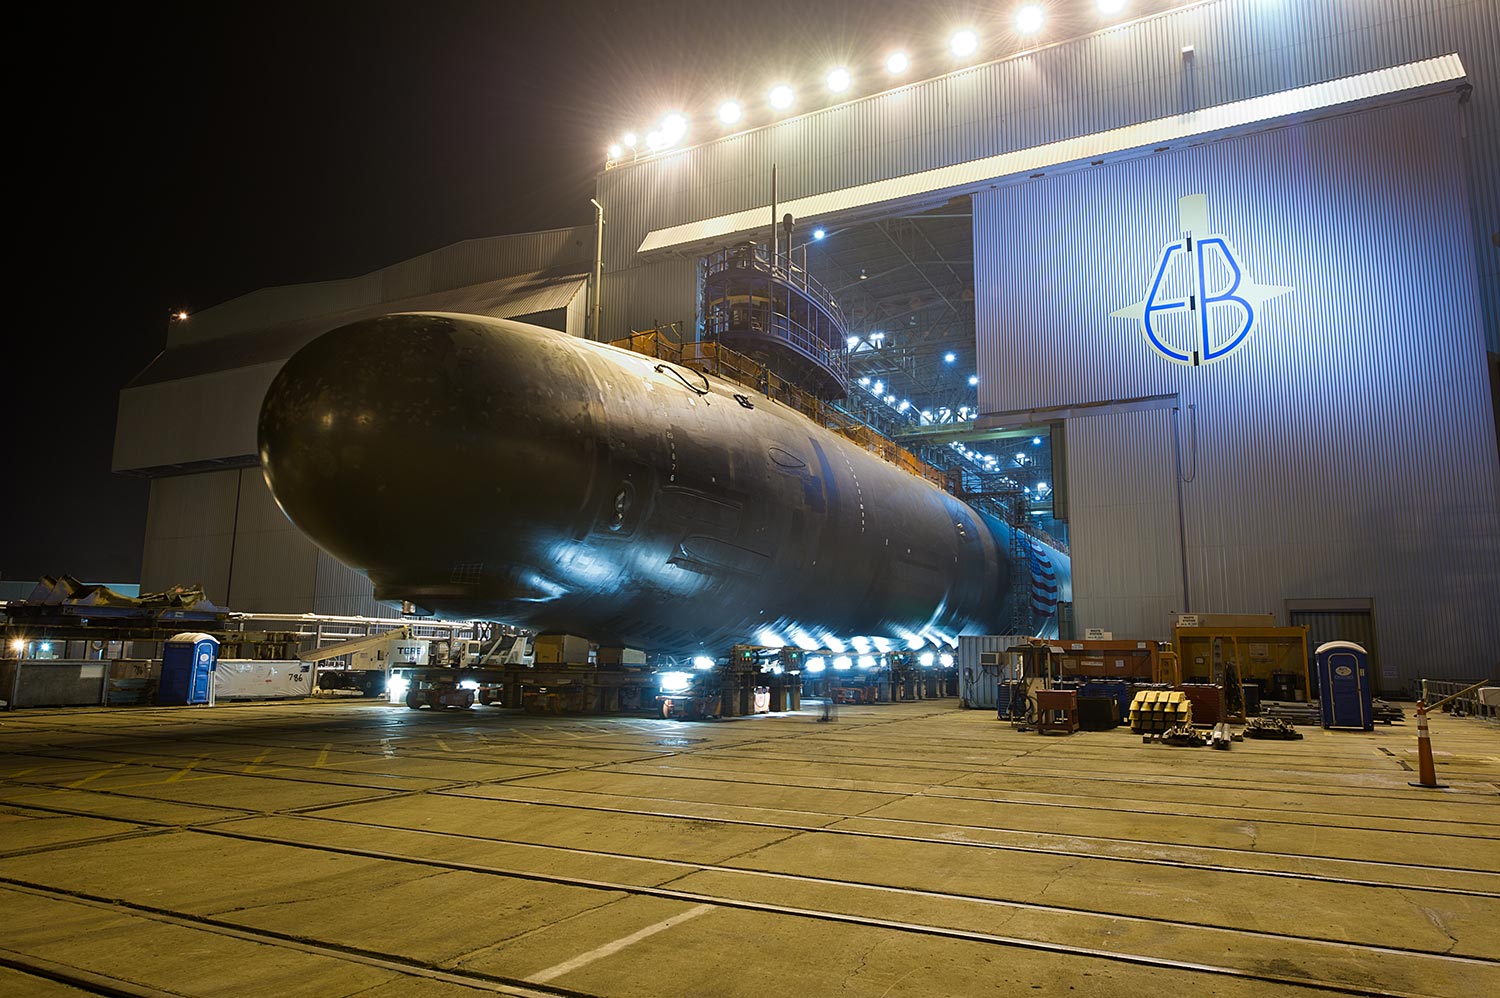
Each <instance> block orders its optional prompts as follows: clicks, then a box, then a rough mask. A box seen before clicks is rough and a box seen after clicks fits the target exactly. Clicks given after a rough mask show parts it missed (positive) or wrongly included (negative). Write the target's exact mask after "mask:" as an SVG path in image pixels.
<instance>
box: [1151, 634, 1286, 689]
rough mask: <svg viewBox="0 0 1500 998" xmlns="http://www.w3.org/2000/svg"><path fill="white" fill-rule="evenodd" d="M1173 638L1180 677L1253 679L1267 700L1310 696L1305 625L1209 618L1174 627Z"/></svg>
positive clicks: (1229, 680) (1228, 682) (1225, 680)
mask: <svg viewBox="0 0 1500 998" xmlns="http://www.w3.org/2000/svg"><path fill="white" fill-rule="evenodd" d="M1172 636H1173V643H1174V647H1175V649H1176V652H1177V657H1178V660H1179V661H1180V663H1181V680H1182V681H1189V682H1190V681H1193V680H1198V681H1207V682H1223V683H1225V684H1226V686H1230V685H1238V683H1253V684H1254V685H1256V686H1258V687H1260V691H1261V695H1262V696H1263V697H1265V698H1266V699H1270V700H1282V701H1306V700H1307V698H1308V690H1309V689H1310V686H1309V684H1308V672H1307V628H1306V627H1270V626H1260V625H1257V626H1239V627H1234V626H1213V625H1212V622H1211V621H1210V622H1209V623H1208V624H1206V625H1204V626H1199V627H1180V626H1179V627H1175V628H1173V631H1172ZM1236 673H1237V674H1238V683H1236V681H1235V674H1236Z"/></svg>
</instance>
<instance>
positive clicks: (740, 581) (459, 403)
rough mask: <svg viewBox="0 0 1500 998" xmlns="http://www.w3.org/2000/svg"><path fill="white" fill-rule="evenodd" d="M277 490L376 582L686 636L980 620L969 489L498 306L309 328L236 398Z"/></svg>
mask: <svg viewBox="0 0 1500 998" xmlns="http://www.w3.org/2000/svg"><path fill="white" fill-rule="evenodd" d="M259 448H260V459H261V464H262V467H263V469H264V471H265V476H266V481H267V483H268V485H269V486H270V489H271V492H272V494H273V495H274V496H275V498H276V501H277V503H278V504H279V505H280V506H281V508H282V510H283V511H284V512H285V513H286V515H287V516H288V517H289V518H290V519H291V521H292V522H293V523H294V524H296V525H297V526H298V527H299V528H300V529H302V530H303V531H304V532H305V533H306V534H307V535H308V536H309V537H311V538H312V540H313V541H315V542H316V543H317V544H318V545H319V546H321V547H322V548H324V549H325V550H327V551H328V552H329V553H330V554H332V555H333V556H335V557H336V558H338V559H339V560H341V561H343V562H345V563H346V564H348V565H351V566H353V567H355V568H358V569H360V570H362V571H364V572H365V573H367V574H368V575H369V577H370V578H371V579H372V580H373V582H374V584H375V589H376V596H377V597H378V598H380V599H384V600H405V601H410V602H412V603H414V604H416V605H417V606H419V607H421V608H423V609H424V610H426V611H429V612H432V613H434V614H437V615H439V616H443V617H451V618H479V619H491V620H499V621H503V622H506V623H511V624H516V625H519V626H524V627H528V628H533V629H536V630H542V631H565V632H569V633H577V634H583V635H586V636H588V637H589V638H591V639H592V640H595V641H599V642H602V643H606V644H612V645H613V644H619V645H623V646H628V647H638V648H644V649H647V650H652V651H661V652H669V653H670V652H675V653H690V652H693V651H697V650H703V649H709V650H720V649H722V648H724V647H726V646H727V645H728V644H730V643H733V642H741V641H752V642H756V643H762V644H798V645H802V646H803V647H830V648H835V649H836V648H838V647H840V645H841V643H842V642H846V641H849V640H850V639H852V638H856V637H870V638H879V639H889V640H890V641H891V642H893V643H900V644H903V645H905V646H908V647H913V648H915V647H919V646H921V645H925V644H941V643H952V642H953V640H954V639H955V637H956V635H958V634H961V633H986V632H988V633H993V632H994V630H995V628H996V627H997V625H998V621H997V619H996V618H997V617H998V614H999V606H1000V602H1001V599H1002V597H1003V596H1004V595H1005V591H1006V588H1007V586H1008V582H1009V580H1008V576H1007V563H1006V561H1005V558H1004V556H1003V552H1002V549H1001V547H1000V545H999V544H998V543H997V540H996V537H995V534H994V533H993V532H992V530H991V529H990V527H989V525H987V524H986V522H985V521H984V520H983V519H982V518H981V516H980V515H979V514H978V513H977V512H976V511H975V510H973V509H972V508H970V507H969V506H967V505H965V504H964V503H962V502H960V501H959V500H957V499H955V498H954V497H953V496H951V495H948V494H947V493H945V492H943V491H942V490H941V489H939V488H937V487H935V486H934V485H932V484H930V483H928V482H926V481H924V480H922V479H920V478H917V477H915V476H913V475H911V474H909V473H907V472H905V471H902V470H901V469H899V468H896V467H894V466H892V465H890V464H888V463H886V462H885V461H883V460H881V459H879V458H878V457H876V456H874V455H872V454H870V453H867V452H866V451H865V450H863V449H862V448H861V447H859V446H858V445H857V444H856V443H854V442H853V441H851V440H849V439H848V438H846V437H843V436H841V435H839V434H837V433H834V432H832V431H830V430H827V429H825V428H823V427H821V426H818V425H816V424H815V423H813V422H812V421H810V420H808V419H807V418H805V417H804V416H802V415H801V414H800V413H797V412H795V411H793V410H791V409H789V408H787V407H785V406H782V405H780V404H779V403H776V402H773V401H770V400H768V399H766V398H765V397H763V396H760V395H758V394H757V393H755V392H753V391H751V390H749V389H747V388H745V387H743V386H740V385H736V384H733V383H730V382H726V381H721V380H719V379H716V378H713V377H708V376H705V375H703V374H701V373H699V372H697V371H695V370H692V369H690V368H685V367H681V366H678V365H674V364H669V363H665V362H662V361H658V360H656V359H653V358H649V357H645V356H642V355H639V354H635V353H632V352H630V351H626V350H622V349H619V348H615V347H611V346H608V345H605V344H601V343H595V342H591V341H587V340H581V339H577V338H575V337H571V336H567V335H565V334H562V333H558V332H555V331H552V330H547V329H541V328H538V327H534V326H529V325H526V324H523V323H517V322H511V321H505V320H498V319H488V318H483V317H477V316H469V315H453V314H442V313H408V314H398V315H389V316H385V317H382V318H378V319H373V320H366V321H361V322H357V323H354V324H351V325H348V326H344V327H342V328H339V329H335V330H333V331H331V332H328V333H326V334H324V335H322V336H320V337H319V338H318V339H316V340H314V341H313V342H312V343H310V344H308V345H307V346H305V347H304V348H303V349H302V350H300V351H299V352H298V353H297V354H296V355H294V356H293V357H292V358H291V359H290V360H289V361H288V362H287V364H286V365H285V367H284V368H283V369H282V370H281V372H280V373H279V374H278V375H277V376H276V378H275V379H274V381H273V382H272V384H271V387H270V389H269V390H268V392H267V395H266V399H265V402H264V404H263V406H262V410H261V415H260V424H259Z"/></svg>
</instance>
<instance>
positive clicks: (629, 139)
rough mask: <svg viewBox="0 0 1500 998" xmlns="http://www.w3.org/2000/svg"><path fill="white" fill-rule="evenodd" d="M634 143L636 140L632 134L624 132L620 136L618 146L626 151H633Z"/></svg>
mask: <svg viewBox="0 0 1500 998" xmlns="http://www.w3.org/2000/svg"><path fill="white" fill-rule="evenodd" d="M635 142H636V139H635V133H634V132H626V133H625V134H624V135H622V136H620V145H622V146H624V147H625V148H626V149H634V148H635Z"/></svg>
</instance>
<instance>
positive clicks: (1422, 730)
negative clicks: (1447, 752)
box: [1410, 700, 1448, 790]
mask: <svg viewBox="0 0 1500 998" xmlns="http://www.w3.org/2000/svg"><path fill="white" fill-rule="evenodd" d="M1410 785H1411V786H1414V787H1428V788H1429V789H1435V790H1441V789H1443V788H1445V787H1446V786H1447V785H1448V784H1446V783H1439V782H1438V781H1437V770H1436V769H1435V768H1434V767H1433V765H1432V739H1431V738H1429V737H1428V735H1427V702H1426V701H1425V700H1418V701H1417V780H1416V782H1415V783H1412V784H1410Z"/></svg>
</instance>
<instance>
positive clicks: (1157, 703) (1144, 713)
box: [1130, 690, 1193, 735]
mask: <svg viewBox="0 0 1500 998" xmlns="http://www.w3.org/2000/svg"><path fill="white" fill-rule="evenodd" d="M1192 723H1193V704H1192V701H1190V700H1189V699H1188V698H1187V694H1186V693H1184V692H1182V691H1181V690H1141V691H1140V692H1139V693H1137V694H1136V695H1135V699H1133V700H1131V701H1130V730H1131V731H1133V732H1135V733H1136V734H1138V735H1148V734H1155V733H1158V732H1162V731H1166V730H1167V729H1168V728H1175V727H1177V726H1179V725H1183V726H1186V725H1190V724H1192Z"/></svg>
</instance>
